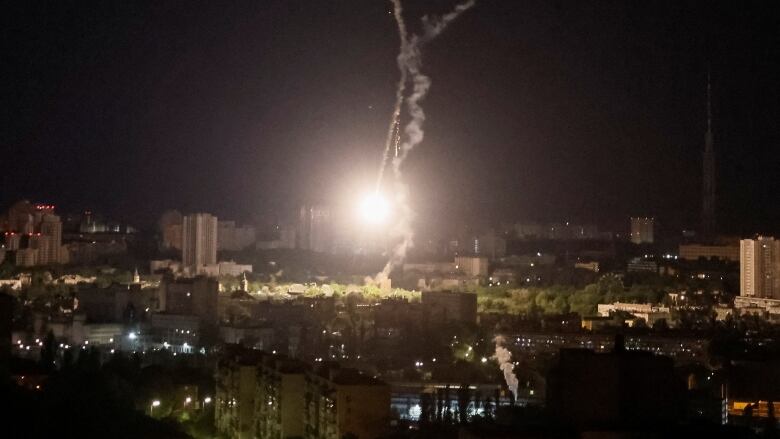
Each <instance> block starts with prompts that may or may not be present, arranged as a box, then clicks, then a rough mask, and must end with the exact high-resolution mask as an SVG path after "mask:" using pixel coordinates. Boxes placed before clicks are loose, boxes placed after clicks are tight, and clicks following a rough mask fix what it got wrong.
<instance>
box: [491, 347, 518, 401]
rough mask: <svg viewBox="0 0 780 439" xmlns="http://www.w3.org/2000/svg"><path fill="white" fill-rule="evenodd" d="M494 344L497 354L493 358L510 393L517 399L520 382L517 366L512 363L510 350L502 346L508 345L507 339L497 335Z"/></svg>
mask: <svg viewBox="0 0 780 439" xmlns="http://www.w3.org/2000/svg"><path fill="white" fill-rule="evenodd" d="M493 342H494V343H495V344H496V353H495V354H494V355H493V358H495V359H496V363H498V367H499V369H501V372H503V373H504V381H506V385H507V387H509V391H510V392H512V395H513V396H514V397H515V398H517V384H518V381H517V376H516V375H515V372H514V370H515V365H514V364H513V363H512V353H511V352H509V349H507V348H505V347H504V346H502V345H504V344H506V339H505V338H504V337H503V336H501V335H497V336H496V338H494V339H493Z"/></svg>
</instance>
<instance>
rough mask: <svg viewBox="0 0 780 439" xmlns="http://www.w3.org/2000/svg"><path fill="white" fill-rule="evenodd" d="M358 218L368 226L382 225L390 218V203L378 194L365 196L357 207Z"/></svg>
mask: <svg viewBox="0 0 780 439" xmlns="http://www.w3.org/2000/svg"><path fill="white" fill-rule="evenodd" d="M358 213H359V215H360V218H361V219H362V220H363V221H364V222H366V223H369V224H383V223H384V222H386V221H387V219H388V217H389V216H390V203H388V201H387V199H385V197H383V196H382V194H380V193H378V192H373V193H370V194H367V195H365V196H364V197H363V199H362V200H361V201H360V205H359V206H358Z"/></svg>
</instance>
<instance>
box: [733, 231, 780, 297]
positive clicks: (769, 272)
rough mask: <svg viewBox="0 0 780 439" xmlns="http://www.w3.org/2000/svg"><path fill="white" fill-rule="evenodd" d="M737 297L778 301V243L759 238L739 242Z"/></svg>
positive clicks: (767, 238) (771, 238)
mask: <svg viewBox="0 0 780 439" xmlns="http://www.w3.org/2000/svg"><path fill="white" fill-rule="evenodd" d="M739 286H740V288H739V295H740V296H745V297H756V298H765V299H780V241H777V240H775V238H773V237H768V236H759V237H757V238H756V239H743V240H741V241H740V242H739Z"/></svg>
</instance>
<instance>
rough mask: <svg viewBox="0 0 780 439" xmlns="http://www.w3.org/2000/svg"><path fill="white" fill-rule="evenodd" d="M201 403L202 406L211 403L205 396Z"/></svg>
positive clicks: (208, 397) (209, 398)
mask: <svg viewBox="0 0 780 439" xmlns="http://www.w3.org/2000/svg"><path fill="white" fill-rule="evenodd" d="M203 403H204V404H209V403H211V397H210V396H207V397H206V398H204V399H203Z"/></svg>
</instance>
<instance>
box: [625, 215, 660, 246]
mask: <svg viewBox="0 0 780 439" xmlns="http://www.w3.org/2000/svg"><path fill="white" fill-rule="evenodd" d="M654 228H655V221H654V220H653V218H650V217H632V218H631V242H633V243H634V244H652V243H653V240H654V237H653V230H654Z"/></svg>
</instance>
